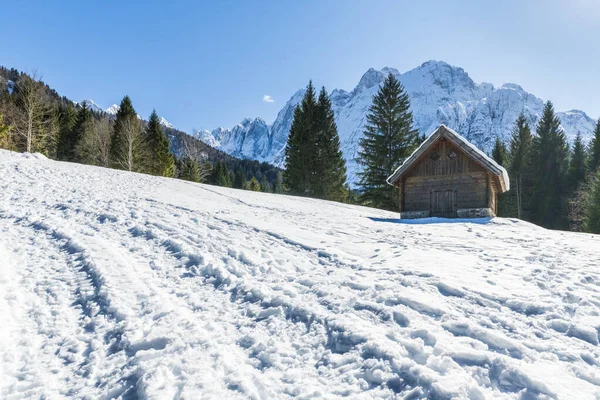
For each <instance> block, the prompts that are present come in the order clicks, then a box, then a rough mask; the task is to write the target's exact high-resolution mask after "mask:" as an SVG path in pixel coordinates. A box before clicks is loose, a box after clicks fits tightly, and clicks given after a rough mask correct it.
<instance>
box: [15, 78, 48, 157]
mask: <svg viewBox="0 0 600 400" xmlns="http://www.w3.org/2000/svg"><path fill="white" fill-rule="evenodd" d="M39 79H40V76H39V75H38V73H37V72H36V71H34V72H33V73H31V74H30V76H28V75H25V74H23V75H21V77H20V78H19V80H18V81H17V82H16V83H15V89H16V93H17V102H16V103H17V107H18V108H19V112H18V113H17V114H16V117H17V118H16V119H17V121H16V122H17V123H16V124H15V125H16V126H15V133H16V134H17V135H19V136H21V137H22V138H23V140H24V141H25V150H26V151H27V152H29V153H31V152H32V151H39V150H41V148H40V147H43V144H44V143H43V142H44V140H45V139H46V137H45V136H46V135H47V132H46V128H47V127H46V126H45V125H46V124H47V123H48V109H47V106H46V104H47V103H46V101H45V99H44V90H43V86H42V85H41V84H40V82H38V81H39ZM40 145H42V146H40Z"/></svg>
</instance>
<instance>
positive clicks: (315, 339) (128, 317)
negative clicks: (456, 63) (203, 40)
mask: <svg viewBox="0 0 600 400" xmlns="http://www.w3.org/2000/svg"><path fill="white" fill-rule="evenodd" d="M396 216H397V215H396V214H395V213H389V212H384V211H377V210H373V209H368V208H362V207H356V206H349V205H343V204H336V203H330V202H324V201H318V200H311V199H303V198H294V197H287V196H278V195H269V194H262V193H253V192H248V191H237V190H233V189H225V188H219V187H213V186H207V185H200V184H193V183H187V182H183V181H177V180H172V179H166V178H158V177H150V176H145V175H138V174H131V173H127V172H122V171H115V170H109V169H102V168H96V167H90V166H85V165H77V164H69V163H59V162H54V161H49V160H45V159H44V158H43V157H41V156H33V155H18V154H15V153H9V152H6V151H0V266H1V267H0V321H2V324H1V325H0V398H11V399H20V398H62V397H67V396H69V397H74V398H111V397H120V398H140V399H167V398H186V399H199V398H218V399H229V398H240V399H247V398H253V399H261V398H289V397H301V398H338V397H342V396H348V397H351V398H363V399H366V398H394V397H395V398H406V399H408V398H410V399H420V398H432V399H433V398H435V399H449V398H457V399H477V400H479V399H537V398H559V399H595V398H598V396H599V395H600V387H599V386H600V368H599V365H600V351H599V350H598V328H599V327H600V317H599V316H598V304H600V295H599V285H600V272H599V271H598V265H600V255H599V254H598V252H597V249H598V246H599V245H600V237H599V236H593V235H584V234H573V233H565V232H553V231H547V230H544V229H541V228H538V227H535V226H532V225H530V224H527V223H524V222H520V221H517V220H507V219H494V220H474V221H470V222H461V221H455V222H451V223H450V222H447V221H443V220H433V221H431V220H429V221H418V222H415V221H413V222H412V223H408V222H407V223H399V222H398V221H397V220H396V219H394V218H395V217H396ZM423 222H428V223H423Z"/></svg>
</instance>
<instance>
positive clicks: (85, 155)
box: [62, 101, 93, 162]
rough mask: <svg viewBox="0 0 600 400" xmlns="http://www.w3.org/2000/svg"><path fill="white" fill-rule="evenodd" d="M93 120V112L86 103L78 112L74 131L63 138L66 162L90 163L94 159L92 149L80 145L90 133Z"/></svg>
mask: <svg viewBox="0 0 600 400" xmlns="http://www.w3.org/2000/svg"><path fill="white" fill-rule="evenodd" d="M92 118H93V116H92V112H91V111H90V109H89V108H88V106H87V103H86V102H85V101H84V102H83V104H82V105H81V107H80V108H79V110H78V111H77V118H76V119H75V125H74V126H73V129H72V130H71V132H70V133H67V135H66V137H64V138H63V140H65V142H63V143H62V146H64V150H63V151H64V153H63V155H64V156H65V160H66V161H75V162H89V160H90V158H91V157H92V156H91V154H90V153H91V149H89V148H84V149H82V148H80V147H79V144H80V143H81V140H82V139H83V138H84V136H85V135H86V134H87V132H89V130H90V128H91V124H92Z"/></svg>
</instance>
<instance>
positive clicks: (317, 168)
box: [310, 87, 348, 201]
mask: <svg viewBox="0 0 600 400" xmlns="http://www.w3.org/2000/svg"><path fill="white" fill-rule="evenodd" d="M314 115H315V121H314V122H315V133H316V137H315V143H316V146H315V149H314V150H313V151H314V152H315V153H316V157H315V161H314V164H312V168H313V169H314V171H313V174H312V175H311V176H312V179H311V181H312V182H311V185H310V186H311V187H312V188H313V193H312V194H313V196H315V197H317V198H322V199H326V200H334V201H345V200H346V198H347V197H348V192H347V190H346V186H345V185H346V161H345V160H344V157H343V155H342V151H341V150H340V138H339V136H338V133H337V126H336V124H335V114H334V113H333V109H332V106H331V100H330V99H329V96H328V95H327V91H326V90H325V88H324V87H323V88H322V89H321V93H320V94H319V99H318V101H317V107H316V109H315V113H314Z"/></svg>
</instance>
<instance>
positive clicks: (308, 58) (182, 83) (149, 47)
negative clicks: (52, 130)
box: [0, 0, 600, 131]
mask: <svg viewBox="0 0 600 400" xmlns="http://www.w3.org/2000/svg"><path fill="white" fill-rule="evenodd" d="M1 20H2V23H1V24H0V37H2V38H3V40H2V44H1V45H0V64H1V65H5V66H11V67H16V68H18V69H20V70H24V71H31V70H33V69H37V70H38V71H39V72H40V73H41V74H42V75H43V79H44V81H46V82H47V83H48V84H50V86H52V87H54V88H55V89H57V90H58V91H59V93H60V94H63V95H66V96H68V97H69V98H71V99H73V100H82V99H86V98H91V99H94V100H95V101H96V102H97V103H98V104H100V105H101V106H103V107H108V106H109V105H111V104H112V103H118V102H119V101H120V99H121V98H122V97H123V95H125V94H128V95H129V96H130V97H131V98H132V101H133V104H134V106H135V107H136V109H137V111H138V113H139V114H141V115H142V116H144V117H146V116H148V115H149V114H150V112H151V111H152V108H156V109H157V111H158V113H159V114H160V115H162V116H165V117H166V118H167V119H168V120H169V121H171V122H172V123H173V124H174V125H175V126H176V127H178V128H180V129H183V130H186V131H191V130H192V129H193V128H206V129H213V128H215V127H217V126H224V127H231V126H233V125H234V124H236V123H238V122H240V121H241V120H242V119H243V118H244V117H257V116H261V117H263V118H265V120H266V121H267V122H268V123H271V122H272V121H273V119H274V118H275V116H276V114H277V112H278V111H279V109H280V108H281V107H282V106H283V104H284V103H285V102H286V101H287V100H288V99H289V97H290V96H291V95H292V94H293V93H294V92H295V91H296V90H297V89H299V88H301V87H303V86H305V85H306V83H307V82H308V80H309V79H311V78H312V79H313V80H314V82H315V84H316V85H319V86H320V85H325V86H326V87H327V88H328V89H329V90H330V91H331V90H332V89H334V88H343V89H347V90H349V89H352V88H353V87H354V86H355V85H356V84H357V83H358V80H359V79H360V77H361V76H362V74H363V73H364V72H365V71H366V70H367V69H368V68H369V67H375V68H382V67H384V66H391V67H396V68H398V69H399V70H400V71H402V72H404V71H406V70H409V69H412V68H414V67H416V66H418V65H420V64H421V63H422V62H424V61H427V60H430V59H436V60H443V61H447V62H449V63H450V64H453V65H457V66H460V67H463V68H464V69H465V70H466V71H467V72H468V73H469V74H470V75H471V77H472V78H473V79H474V80H475V81H477V82H481V81H487V82H491V83H493V84H495V85H498V84H502V83H504V82H514V83H518V84H520V85H521V86H523V87H524V88H525V89H526V90H528V91H530V92H532V93H534V94H535V95H537V96H539V97H542V98H543V99H550V100H553V101H554V103H555V105H556V108H557V109H558V110H566V109H572V108H578V109H582V110H584V111H586V112H587V113H588V114H589V115H590V116H591V117H592V118H598V117H599V116H600V51H598V49H600V1H598V0H571V1H566V0H530V1H528V0H520V1H516V0H505V1H449V0H444V1H416V0H412V1H391V0H390V1H385V0H377V1H367V0H364V1H352V0H333V1H327V0H321V1H291V0H290V1H287V0H285V1H281V0H238V1H233V0H219V1H217V0H214V1H208V0H207V1H189V2H184V1H172V2H169V1H144V2H142V1H139V2H134V1H125V0H121V1H112V0H104V1H77V2H74V1H73V2H71V1H56V2H50V1H11V2H5V4H3V5H2V16H1ZM265 95H269V96H271V98H272V99H273V100H274V102H272V103H269V102H265V101H263V97H264V96H265Z"/></svg>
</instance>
